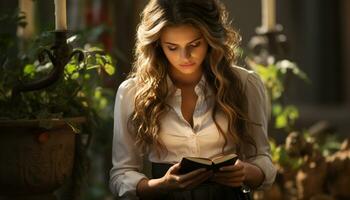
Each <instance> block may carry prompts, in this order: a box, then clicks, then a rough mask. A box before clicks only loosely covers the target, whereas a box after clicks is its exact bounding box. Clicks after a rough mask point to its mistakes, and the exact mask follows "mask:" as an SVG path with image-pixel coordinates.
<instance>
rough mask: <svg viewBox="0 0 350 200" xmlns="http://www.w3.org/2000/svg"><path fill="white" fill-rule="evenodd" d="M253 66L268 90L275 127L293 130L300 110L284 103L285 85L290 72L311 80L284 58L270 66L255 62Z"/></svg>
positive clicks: (307, 80) (305, 79)
mask: <svg viewBox="0 0 350 200" xmlns="http://www.w3.org/2000/svg"><path fill="white" fill-rule="evenodd" d="M252 67H253V68H254V70H255V71H256V72H257V73H258V74H259V75H260V77H261V79H262V81H263V82H264V84H265V87H266V89H267V91H268V96H269V98H270V101H271V107H272V116H273V117H274V120H275V122H274V124H275V128H277V129H284V130H285V131H287V132H288V131H291V130H292V126H293V125H294V123H295V121H296V119H297V118H298V117H299V111H298V109H297V108H296V107H295V106H293V105H284V104H283V102H282V97H283V96H282V95H283V93H284V92H285V90H286V88H285V85H286V81H287V78H288V76H289V74H292V75H295V76H297V77H299V78H301V79H302V80H304V81H306V82H309V79H308V78H307V76H306V74H305V73H304V72H303V71H301V70H300V69H299V68H298V66H297V65H296V64H295V63H293V62H291V61H288V60H282V61H279V62H277V63H275V64H271V65H268V66H263V65H259V64H254V65H252Z"/></svg>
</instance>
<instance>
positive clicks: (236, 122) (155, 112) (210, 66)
mask: <svg viewBox="0 0 350 200" xmlns="http://www.w3.org/2000/svg"><path fill="white" fill-rule="evenodd" d="M181 24H191V25H193V26H195V27H196V28H198V29H199V30H200V31H201V33H202V35H203V36H204V38H205V39H206V41H207V42H208V52H207V55H206V58H205V60H204V61H203V63H202V65H203V67H204V70H203V71H204V74H205V76H206V79H207V81H208V83H209V85H210V87H212V88H213V90H214V94H215V103H214V109H213V115H212V118H213V120H214V122H215V124H216V126H217V128H218V130H219V132H220V134H222V135H223V136H224V137H225V144H224V146H223V148H222V150H224V147H225V146H226V144H227V139H232V140H233V141H234V142H235V143H236V144H239V143H240V141H242V140H244V141H248V142H249V143H250V144H252V145H254V146H256V145H255V143H254V141H253V140H252V138H250V137H249V136H248V134H246V133H247V123H248V120H247V115H248V114H247V112H248V111H247V103H246V102H247V97H246V95H245V93H244V90H243V88H242V83H241V81H240V79H239V77H238V75H237V74H236V73H235V71H234V70H233V68H232V66H233V64H234V63H235V60H236V55H235V49H236V47H237V46H238V44H239V42H240V36H239V34H238V33H237V32H236V31H235V30H234V29H233V28H232V27H231V24H230V22H229V21H228V15H227V12H226V10H225V8H224V6H223V5H222V4H221V3H220V2H218V1H217V0H205V1H203V0H150V2H149V3H148V4H147V5H146V7H145V9H144V10H143V12H142V14H141V22H140V24H139V26H138V30H137V39H136V47H135V62H134V64H133V70H132V72H131V74H130V76H129V77H131V78H136V80H137V86H136V87H137V90H136V91H137V93H136V97H135V102H134V103H135V108H134V112H133V113H132V115H131V116H130V118H129V121H128V122H129V123H128V124H129V129H131V132H132V133H134V134H135V138H136V144H137V145H139V146H140V147H141V148H143V149H147V148H148V147H150V146H154V147H156V149H157V150H162V149H164V145H162V142H161V141H160V139H159V136H158V133H159V130H160V119H161V116H162V115H163V114H164V113H166V112H168V110H169V106H168V105H167V103H166V102H167V97H168V94H169V91H168V86H167V84H166V83H167V82H166V76H167V73H168V67H167V66H168V65H169V63H168V61H167V59H166V57H165V55H164V53H163V51H162V49H161V47H160V45H159V38H160V34H161V32H162V29H163V28H164V27H166V26H174V25H175V26H176V25H181ZM218 111H221V112H223V113H224V115H225V116H226V118H227V120H228V129H227V133H224V131H223V130H224V129H223V127H220V125H219V124H218V122H217V120H216V117H215V116H216V115H215V114H216V113H217V112H218Z"/></svg>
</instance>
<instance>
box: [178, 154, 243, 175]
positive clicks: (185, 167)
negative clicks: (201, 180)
mask: <svg viewBox="0 0 350 200" xmlns="http://www.w3.org/2000/svg"><path fill="white" fill-rule="evenodd" d="M237 158H238V156H237V155H236V154H234V153H233V154H228V155H223V156H219V157H215V158H213V159H209V158H200V157H183V158H182V160H181V163H180V165H181V167H180V170H179V173H180V174H186V173H188V172H191V171H193V170H196V169H200V168H206V169H207V170H213V171H214V172H215V171H218V170H219V169H220V168H221V167H223V166H227V165H233V164H235V162H236V160H237Z"/></svg>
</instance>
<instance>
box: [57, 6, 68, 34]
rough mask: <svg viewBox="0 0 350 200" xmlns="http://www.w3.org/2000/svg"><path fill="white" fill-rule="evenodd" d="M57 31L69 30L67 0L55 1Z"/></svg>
mask: <svg viewBox="0 0 350 200" xmlns="http://www.w3.org/2000/svg"><path fill="white" fill-rule="evenodd" d="M55 23H56V31H62V30H67V11H66V0H55Z"/></svg>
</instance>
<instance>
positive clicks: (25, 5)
mask: <svg viewBox="0 0 350 200" xmlns="http://www.w3.org/2000/svg"><path fill="white" fill-rule="evenodd" d="M18 6H19V10H20V11H21V12H23V13H24V15H25V17H26V21H27V25H26V26H25V27H21V26H18V27H17V36H18V37H21V38H31V37H32V36H33V34H34V32H35V28H34V3H33V1H28V0H19V2H18Z"/></svg>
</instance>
